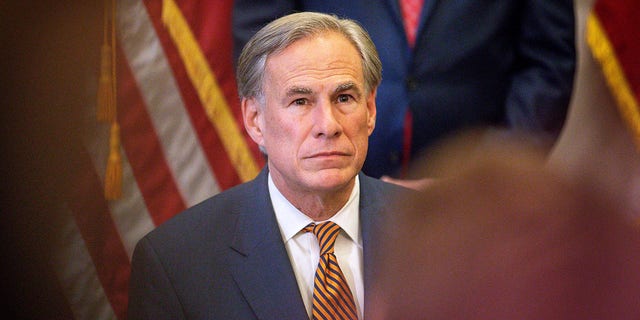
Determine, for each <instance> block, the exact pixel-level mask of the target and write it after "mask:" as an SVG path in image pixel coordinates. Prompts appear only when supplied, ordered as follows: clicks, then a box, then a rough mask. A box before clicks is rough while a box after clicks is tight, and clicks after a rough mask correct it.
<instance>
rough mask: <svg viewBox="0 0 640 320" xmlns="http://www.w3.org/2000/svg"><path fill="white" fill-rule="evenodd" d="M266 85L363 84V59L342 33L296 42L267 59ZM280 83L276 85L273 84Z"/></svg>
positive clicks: (311, 37) (330, 33)
mask: <svg viewBox="0 0 640 320" xmlns="http://www.w3.org/2000/svg"><path fill="white" fill-rule="evenodd" d="M266 78H267V79H268V80H270V81H267V83H266V84H265V85H267V86H268V85H287V84H288V85H291V84H294V83H296V82H305V81H313V80H328V79H339V78H351V79H349V80H350V81H354V82H356V83H358V84H359V85H362V84H363V81H364V80H363V79H364V76H363V72H362V59H361V57H360V54H359V53H358V50H357V49H356V47H355V46H354V45H353V44H352V43H351V42H350V41H349V40H348V39H347V38H346V37H345V36H343V35H342V34H339V33H336V32H325V33H321V34H318V35H314V36H310V37H306V38H303V39H300V40H297V41H295V42H294V43H292V44H291V45H289V46H288V47H286V48H285V49H283V50H282V51H280V52H277V53H274V54H272V55H271V56H269V57H268V58H267V63H266ZM271 82H276V83H271Z"/></svg>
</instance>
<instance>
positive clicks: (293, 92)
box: [287, 86, 313, 97]
mask: <svg viewBox="0 0 640 320" xmlns="http://www.w3.org/2000/svg"><path fill="white" fill-rule="evenodd" d="M311 93H313V90H311V88H307V87H297V86H296V87H291V88H289V90H287V97H293V96H297V95H301V94H305V95H306V94H311Z"/></svg>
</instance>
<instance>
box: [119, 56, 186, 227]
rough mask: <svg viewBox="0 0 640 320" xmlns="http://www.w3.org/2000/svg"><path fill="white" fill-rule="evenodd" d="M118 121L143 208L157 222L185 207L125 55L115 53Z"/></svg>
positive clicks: (158, 223)
mask: <svg viewBox="0 0 640 320" xmlns="http://www.w3.org/2000/svg"><path fill="white" fill-rule="evenodd" d="M118 54H119V57H118V59H119V60H118V61H121V62H123V63H120V64H119V68H118V72H119V73H118V74H119V78H118V105H119V106H120V108H119V110H118V122H119V123H120V132H121V140H122V146H123V148H124V150H125V152H126V155H127V158H128V160H129V163H130V164H131V168H132V171H133V175H134V177H135V179H136V182H137V183H138V187H139V189H140V193H141V194H142V196H143V198H144V201H145V204H146V206H147V210H148V211H149V214H150V215H151V218H152V219H153V221H154V223H155V224H156V225H160V224H161V223H163V222H164V221H166V220H167V219H169V218H171V217H173V216H174V215H175V214H176V213H178V212H180V211H183V210H184V209H186V206H185V204H184V201H183V199H182V196H181V194H180V191H179V189H178V186H177V185H176V182H175V179H174V176H173V173H172V172H171V169H170V168H169V165H168V164H167V160H166V158H165V155H164V153H163V152H162V144H161V143H160V141H159V140H158V135H157V134H156V131H155V128H154V127H153V124H152V122H151V118H150V117H149V114H148V112H147V109H146V104H145V102H144V100H143V98H142V95H141V93H140V91H139V89H138V86H137V83H136V81H135V79H134V77H133V74H132V73H131V69H130V67H129V65H128V64H127V63H126V58H125V57H124V55H122V54H121V52H118Z"/></svg>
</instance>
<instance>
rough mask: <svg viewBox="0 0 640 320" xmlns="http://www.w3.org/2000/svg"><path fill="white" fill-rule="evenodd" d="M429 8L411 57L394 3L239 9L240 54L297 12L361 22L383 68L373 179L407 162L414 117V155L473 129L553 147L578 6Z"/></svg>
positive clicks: (482, 3) (517, 3) (546, 0)
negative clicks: (493, 129) (546, 141)
mask: <svg viewBox="0 0 640 320" xmlns="http://www.w3.org/2000/svg"><path fill="white" fill-rule="evenodd" d="M424 3H425V4H424V8H423V10H422V16H421V20H420V26H419V29H418V34H417V39H416V44H415V48H414V49H413V50H412V49H411V48H410V47H409V44H408V42H407V40H406V35H405V31H404V25H403V20H402V14H401V10H400V6H399V4H398V0H349V1H343V0H235V1H234V14H233V32H234V41H235V44H234V46H235V51H236V55H238V54H239V52H240V50H241V49H242V46H243V45H244V44H245V43H246V42H247V41H248V39H249V37H251V36H252V35H253V34H254V33H255V32H256V31H257V30H258V29H259V28H260V27H262V26H263V25H265V24H266V23H268V22H269V21H271V20H273V19H275V18H277V17H279V16H282V15H284V14H287V13H291V12H293V11H303V10H304V11H318V12H326V13H334V14H336V15H338V16H341V17H347V18H351V19H355V20H357V21H358V22H360V24H361V25H362V26H363V27H364V28H365V29H366V30H367V31H368V32H369V34H370V35H371V38H372V40H373V42H374V43H375V45H376V47H377V49H378V52H379V54H380V59H381V60H382V66H383V72H382V73H383V80H382V84H381V85H380V87H379V88H378V96H377V107H378V116H377V121H376V130H375V131H374V133H373V135H372V136H371V138H370V139H369V151H368V154H367V160H366V162H365V165H364V168H363V171H364V172H365V173H366V174H368V175H371V176H374V177H379V176H380V175H381V174H393V173H394V172H395V171H396V170H397V168H398V167H399V165H400V164H401V162H402V161H403V160H402V154H403V152H402V150H403V143H404V138H403V137H404V123H405V114H406V111H407V110H408V109H410V110H411V113H412V116H413V123H412V125H413V135H412V137H411V142H412V152H413V153H414V154H415V153H418V152H420V151H422V150H425V149H426V148H428V147H431V146H433V143H434V142H436V141H437V140H439V139H441V138H443V137H445V136H447V135H449V134H452V133H455V132H456V131H459V130H461V129H464V128H469V127H474V126H487V125H488V126H497V127H507V128H512V129H520V130H524V131H527V132H535V133H540V134H542V135H544V136H548V137H551V139H550V140H551V141H552V140H553V138H555V136H556V135H557V133H558V132H559V130H560V129H561V127H562V125H563V123H564V118H565V115H566V110H567V106H568V103H569V98H570V96H571V91H572V88H573V76H574V71H575V59H576V58H575V44H574V41H575V36H574V30H575V27H574V24H575V19H574V11H573V1H572V0H425V2H424ZM551 141H550V142H551Z"/></svg>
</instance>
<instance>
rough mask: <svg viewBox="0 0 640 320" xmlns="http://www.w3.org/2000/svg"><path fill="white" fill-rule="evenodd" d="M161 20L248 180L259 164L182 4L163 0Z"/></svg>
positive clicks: (243, 177) (236, 165) (238, 168)
mask: <svg viewBox="0 0 640 320" xmlns="http://www.w3.org/2000/svg"><path fill="white" fill-rule="evenodd" d="M162 22H163V23H164V25H165V26H166V28H167V30H168V31H169V35H170V36H171V39H172V40H173V42H174V43H175V44H176V47H177V49H178V52H179V53H180V57H181V58H182V61H183V62H184V64H185V69H186V70H187V74H188V76H189V79H190V80H191V83H192V84H193V86H194V87H195V88H196V91H197V93H198V97H199V98H200V101H201V102H202V105H203V107H204V108H205V111H206V113H207V117H208V118H209V121H211V123H213V127H214V128H215V129H216V131H217V133H218V135H219V136H220V140H221V141H222V144H223V146H224V148H225V151H226V152H227V154H228V155H229V158H230V159H231V163H232V165H233V167H234V168H235V170H236V172H237V174H238V176H239V177H240V179H241V180H242V181H248V180H251V179H253V178H254V177H255V176H256V175H258V171H259V168H258V165H257V163H256V159H255V158H254V157H253V155H252V153H251V151H250V150H249V146H248V145H247V142H246V139H245V138H244V137H243V135H242V131H241V129H240V128H239V127H238V124H237V122H236V119H235V117H234V116H233V113H232V112H231V110H230V108H229V105H228V104H227V102H226V99H225V97H224V94H223V93H222V90H221V89H220V86H219V85H218V83H217V81H216V76H215V74H214V73H213V72H212V71H211V68H210V67H209V63H208V62H207V60H206V58H205V56H204V54H203V53H202V50H201V49H200V46H199V44H198V42H197V40H196V39H195V37H194V36H193V33H192V32H191V29H190V28H189V25H188V24H187V22H186V20H185V18H184V16H183V15H182V12H181V11H180V8H179V7H178V6H177V5H176V3H175V2H174V1H173V0H164V1H163V5H162Z"/></svg>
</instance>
